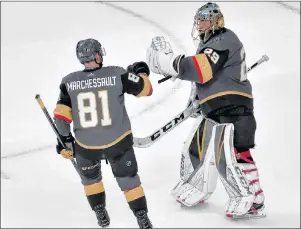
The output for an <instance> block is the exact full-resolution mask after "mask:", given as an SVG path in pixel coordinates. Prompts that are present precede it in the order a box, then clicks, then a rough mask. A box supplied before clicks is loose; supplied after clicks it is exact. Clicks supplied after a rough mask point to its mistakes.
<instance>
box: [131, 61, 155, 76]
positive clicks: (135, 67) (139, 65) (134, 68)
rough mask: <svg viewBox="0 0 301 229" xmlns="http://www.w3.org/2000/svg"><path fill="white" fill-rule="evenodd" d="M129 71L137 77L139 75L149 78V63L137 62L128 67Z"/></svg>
mask: <svg viewBox="0 0 301 229" xmlns="http://www.w3.org/2000/svg"><path fill="white" fill-rule="evenodd" d="M127 71H128V72H130V73H134V74H136V75H138V74H146V75H147V76H149V74H150V71H149V67H148V65H147V63H145V62H143V61H140V62H135V63H133V64H131V65H129V66H128V67H127Z"/></svg>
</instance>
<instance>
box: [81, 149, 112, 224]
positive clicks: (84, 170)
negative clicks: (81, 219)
mask: <svg viewBox="0 0 301 229" xmlns="http://www.w3.org/2000/svg"><path fill="white" fill-rule="evenodd" d="M85 151H87V149H84V148H82V147H80V146H79V145H77V144H75V152H76V153H75V156H76V162H77V165H78V168H79V170H80V173H81V174H80V176H81V181H82V184H83V185H84V190H85V193H86V197H87V199H88V201H89V204H90V206H91V208H92V210H93V211H95V214H96V216H97V219H98V224H99V225H100V226H101V227H106V226H108V225H109V224H110V218H109V215H108V213H107V211H106V194H105V190H104V185H103V182H102V174H101V161H100V160H95V159H94V160H90V159H86V158H84V157H83V156H82V155H83V154H84V153H85ZM95 153H97V152H95Z"/></svg>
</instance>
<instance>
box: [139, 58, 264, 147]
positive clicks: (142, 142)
mask: <svg viewBox="0 0 301 229" xmlns="http://www.w3.org/2000/svg"><path fill="white" fill-rule="evenodd" d="M268 60H269V57H268V56H267V55H263V56H262V57H261V58H260V59H259V60H258V61H256V62H255V63H254V64H253V65H252V66H251V67H249V68H248V69H247V72H249V71H251V70H252V69H254V68H255V67H257V66H259V65H260V64H262V63H263V62H265V61H268ZM165 78H167V77H165ZM165 78H163V79H165ZM194 112H195V113H199V112H200V109H198V110H196V111H195V110H194V109H193V107H192V106H189V107H187V108H186V109H185V110H184V111H182V112H181V113H180V114H178V115H177V116H176V117H175V118H173V119H172V120H171V121H169V122H168V123H166V124H165V125H164V126H163V127H161V128H160V129H158V130H156V131H155V132H154V133H152V134H151V135H149V136H147V137H144V138H136V137H134V146H135V147H138V148H146V147H149V146H151V145H152V144H153V143H155V142H156V141H158V140H159V139H160V138H162V137H163V136H164V135H165V134H167V133H168V132H170V131H171V130H172V129H174V128H175V127H176V126H178V125H179V124H180V123H182V122H183V121H184V120H186V119H187V118H189V117H190V116H191V115H192V114H193V113H194Z"/></svg>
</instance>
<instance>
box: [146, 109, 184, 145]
mask: <svg viewBox="0 0 301 229" xmlns="http://www.w3.org/2000/svg"><path fill="white" fill-rule="evenodd" d="M184 118H185V117H184V113H182V114H180V115H179V116H178V117H176V118H174V119H173V120H172V121H170V122H169V123H167V124H166V125H165V126H163V127H162V128H161V129H160V130H158V131H157V132H155V133H154V134H153V135H152V136H151V140H152V141H154V140H156V139H157V138H158V137H160V136H161V134H163V133H166V132H167V131H168V130H170V129H172V128H173V127H174V126H175V125H177V124H178V123H180V122H182V121H183V120H184Z"/></svg>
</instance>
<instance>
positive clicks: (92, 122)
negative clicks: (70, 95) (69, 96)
mask: <svg viewBox="0 0 301 229" xmlns="http://www.w3.org/2000/svg"><path fill="white" fill-rule="evenodd" d="M97 94H98V98H100V99H101V108H102V109H101V111H102V119H101V125H102V126H109V125H112V119H111V118H110V110H109V100H108V91H107V90H103V91H98V93H97ZM85 100H88V101H89V105H87V106H85V104H84V101H85ZM77 104H78V111H79V112H78V113H79V121H80V125H81V126H82V127H83V128H90V127H95V126H96V125H97V124H98V114H97V101H96V96H95V94H94V93H93V92H85V93H80V94H78V96H77ZM87 114H90V119H89V120H87V119H86V115H87Z"/></svg>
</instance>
